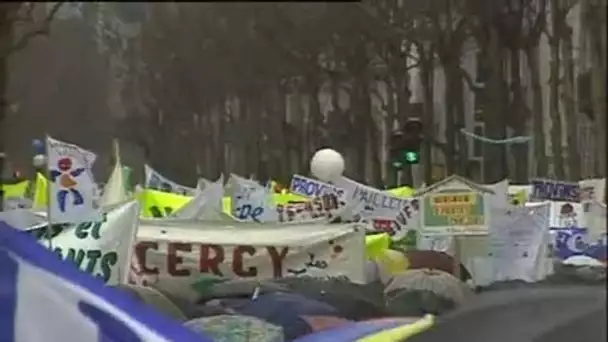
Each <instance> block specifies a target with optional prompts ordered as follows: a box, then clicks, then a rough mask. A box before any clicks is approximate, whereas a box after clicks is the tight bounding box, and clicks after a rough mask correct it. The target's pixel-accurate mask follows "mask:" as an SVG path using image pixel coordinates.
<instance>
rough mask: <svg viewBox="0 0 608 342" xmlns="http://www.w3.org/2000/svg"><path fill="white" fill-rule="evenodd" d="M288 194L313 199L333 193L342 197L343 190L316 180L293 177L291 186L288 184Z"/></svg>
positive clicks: (299, 176) (298, 176)
mask: <svg viewBox="0 0 608 342" xmlns="http://www.w3.org/2000/svg"><path fill="white" fill-rule="evenodd" d="M289 192H291V193H293V194H297V195H300V196H302V197H307V198H315V197H320V196H322V195H326V194H328V193H334V194H337V195H338V196H342V194H343V193H344V190H342V189H340V188H338V187H336V186H334V185H331V184H327V183H324V182H321V181H319V180H316V179H312V178H308V177H304V176H301V175H293V177H292V178H291V184H289Z"/></svg>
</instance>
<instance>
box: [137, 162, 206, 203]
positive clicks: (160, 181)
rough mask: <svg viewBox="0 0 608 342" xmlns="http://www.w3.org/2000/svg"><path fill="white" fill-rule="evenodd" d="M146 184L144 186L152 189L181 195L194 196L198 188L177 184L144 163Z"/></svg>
mask: <svg viewBox="0 0 608 342" xmlns="http://www.w3.org/2000/svg"><path fill="white" fill-rule="evenodd" d="M144 172H145V185H144V187H145V188H147V189H152V190H159V191H164V192H170V193H174V194H179V195H188V196H193V195H194V193H195V192H196V188H194V187H189V186H185V185H181V184H177V183H175V182H174V181H172V180H170V179H168V178H166V177H165V176H163V175H161V174H160V173H159V172H157V171H155V170H154V169H153V168H151V167H150V166H149V165H144Z"/></svg>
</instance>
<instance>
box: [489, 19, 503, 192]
mask: <svg viewBox="0 0 608 342" xmlns="http://www.w3.org/2000/svg"><path fill="white" fill-rule="evenodd" d="M489 30H490V41H489V46H488V59H489V64H490V70H489V77H488V81H487V84H486V89H487V95H488V96H487V103H486V108H488V111H487V112H485V113H484V114H486V115H485V116H484V124H485V129H486V134H487V135H488V136H489V137H491V138H492V139H505V137H506V127H507V113H506V107H507V98H506V95H507V89H506V87H505V80H504V74H503V70H505V68H504V63H505V58H504V48H503V47H502V44H501V42H500V39H499V35H498V32H497V29H496V28H495V27H491V28H490V29H489ZM483 155H484V158H483V159H484V178H485V180H484V182H485V183H486V184H488V183H495V182H498V181H501V180H503V179H505V178H507V177H508V175H509V166H508V164H507V159H506V149H505V146H504V145H502V144H485V145H484V153H483Z"/></svg>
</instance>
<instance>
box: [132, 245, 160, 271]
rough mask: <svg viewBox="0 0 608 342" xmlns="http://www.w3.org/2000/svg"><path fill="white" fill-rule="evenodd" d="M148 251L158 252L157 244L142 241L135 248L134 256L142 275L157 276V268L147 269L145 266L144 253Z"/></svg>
mask: <svg viewBox="0 0 608 342" xmlns="http://www.w3.org/2000/svg"><path fill="white" fill-rule="evenodd" d="M148 249H154V250H158V243H156V242H154V241H142V242H140V243H138V244H137V245H136V246H135V256H136V257H137V261H138V262H139V264H140V266H141V271H142V272H143V273H144V274H158V267H154V268H148V267H147V266H146V252H147V251H148Z"/></svg>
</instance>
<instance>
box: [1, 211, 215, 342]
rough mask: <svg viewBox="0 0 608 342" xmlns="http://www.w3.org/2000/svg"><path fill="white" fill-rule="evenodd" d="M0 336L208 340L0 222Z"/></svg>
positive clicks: (17, 339) (120, 341)
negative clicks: (61, 258) (105, 284)
mask: <svg viewBox="0 0 608 342" xmlns="http://www.w3.org/2000/svg"><path fill="white" fill-rule="evenodd" d="M0 308H2V310H0V341H14V342H42V341H48V342H54V341H95V342H102V341H103V342H140V341H146V342H170V341H179V342H211V341H212V340H211V339H210V338H208V337H206V336H204V335H202V334H197V333H195V332H192V331H190V330H188V329H187V328H185V327H182V326H181V325H180V324H179V323H178V322H174V321H171V320H170V319H169V318H167V317H164V316H162V315H161V314H159V313H156V312H155V311H154V310H152V309H151V308H150V307H148V306H146V305H145V304H143V303H140V302H138V301H137V300H135V299H133V298H131V297H130V296H129V295H128V294H126V293H123V292H121V291H120V290H117V289H114V288H111V287H107V286H104V285H103V283H102V282H101V281H99V280H98V279H95V278H93V277H91V276H90V275H88V274H86V273H84V272H82V271H80V270H79V269H78V268H76V267H74V265H73V264H71V263H68V262H66V261H62V260H60V259H58V258H57V256H56V255H54V254H53V253H52V252H51V251H49V250H47V249H45V248H44V247H43V246H42V245H39V244H38V243H36V241H35V240H34V239H32V237H30V236H28V235H26V234H23V232H19V231H17V230H16V229H14V228H13V227H11V226H9V225H7V224H6V223H4V222H2V221H0Z"/></svg>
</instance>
